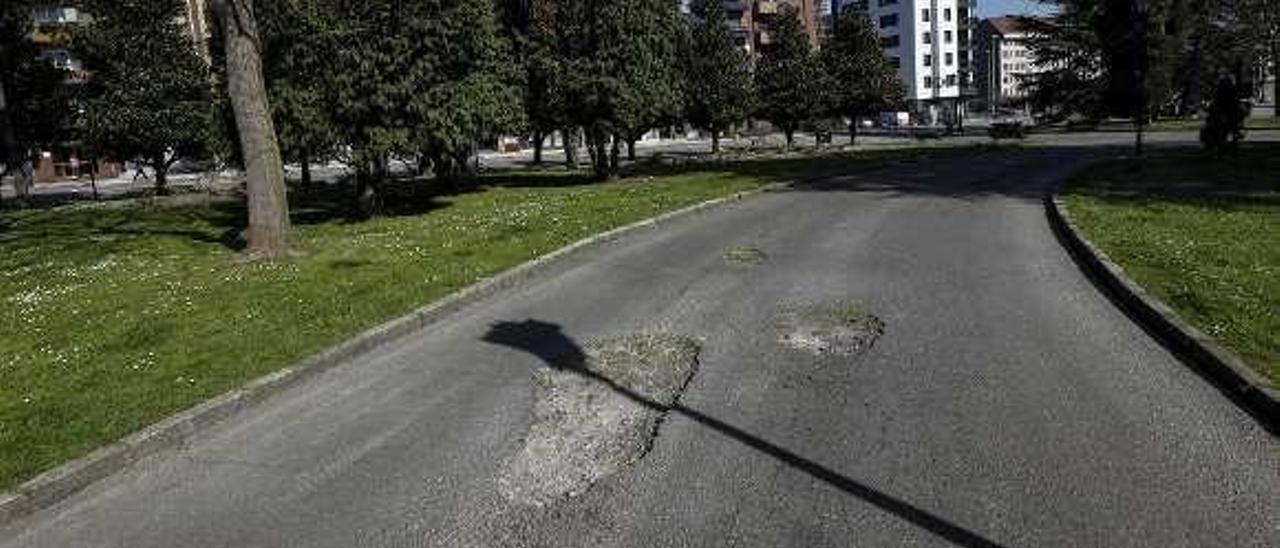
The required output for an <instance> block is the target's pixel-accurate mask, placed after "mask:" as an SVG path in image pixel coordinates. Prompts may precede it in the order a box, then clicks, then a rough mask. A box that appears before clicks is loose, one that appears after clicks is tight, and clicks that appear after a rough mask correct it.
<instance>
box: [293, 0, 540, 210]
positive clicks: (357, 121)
mask: <svg viewBox="0 0 1280 548" xmlns="http://www.w3.org/2000/svg"><path fill="white" fill-rule="evenodd" d="M317 5H318V6H319V8H320V9H318V10H317V17H319V18H320V20H321V26H322V27H323V28H324V29H326V30H325V33H324V35H323V36H322V37H320V39H323V40H325V41H326V42H327V44H326V45H325V47H324V51H325V52H326V54H327V55H328V56H329V57H330V59H329V62H328V67H329V68H328V69H327V70H328V71H329V76H328V77H326V79H325V80H326V82H327V83H328V84H329V85H328V86H327V87H328V89H327V91H326V94H325V95H326V99H327V101H328V104H329V105H330V108H331V109H332V111H331V113H330V115H331V119H332V120H333V121H334V127H336V128H338V129H339V132H340V133H339V135H340V138H341V141H342V142H343V144H345V145H346V146H348V147H349V148H350V150H351V158H350V162H351V163H352V164H354V165H355V167H356V174H357V176H356V182H357V202H356V203H357V206H358V210H359V212H360V213H362V214H365V215H368V214H372V213H375V212H377V211H378V210H380V209H381V197H380V193H379V192H378V189H379V186H380V181H381V180H382V179H383V178H384V177H385V175H386V167H387V162H388V161H389V160H390V158H391V157H392V156H400V157H415V156H421V157H422V158H423V159H424V162H423V163H426V164H430V166H431V169H432V171H433V172H434V173H435V175H436V176H437V177H439V178H446V179H451V178H453V177H454V176H455V175H458V174H460V173H462V172H463V171H464V170H465V169H466V168H467V166H468V161H467V160H468V158H469V157H470V155H471V154H472V153H473V152H474V150H475V147H476V143H477V142H478V141H480V140H481V139H484V138H486V137H489V136H491V135H493V134H496V133H497V132H499V131H502V130H507V129H514V128H515V127H516V126H517V125H518V124H519V122H520V109H519V107H518V105H519V104H520V97H519V80H520V78H519V73H518V69H517V67H516V65H515V64H513V63H512V60H511V55H510V52H509V50H508V45H507V44H506V41H505V40H504V39H503V37H502V36H501V35H500V33H499V31H498V28H497V20H496V17H495V13H494V5H493V3H492V2H491V0H443V1H438V2H410V3H404V2H399V1H396V0H367V1H356V0H323V1H322V2H317Z"/></svg>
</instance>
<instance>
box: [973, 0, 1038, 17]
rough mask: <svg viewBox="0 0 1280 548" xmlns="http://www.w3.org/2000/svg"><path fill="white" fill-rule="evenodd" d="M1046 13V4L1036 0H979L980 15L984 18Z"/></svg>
mask: <svg viewBox="0 0 1280 548" xmlns="http://www.w3.org/2000/svg"><path fill="white" fill-rule="evenodd" d="M1044 13H1045V9H1044V6H1043V5H1042V4H1040V3H1039V2H1036V1H1035V0H978V17H983V18H986V17H996V16H998V15H1021V14H1044Z"/></svg>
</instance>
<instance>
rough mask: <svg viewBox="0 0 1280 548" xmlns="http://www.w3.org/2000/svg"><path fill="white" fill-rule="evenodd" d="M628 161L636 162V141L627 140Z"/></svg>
mask: <svg viewBox="0 0 1280 548" xmlns="http://www.w3.org/2000/svg"><path fill="white" fill-rule="evenodd" d="M627 159H628V160H630V161H632V162H634V161H636V140H635V139H627Z"/></svg>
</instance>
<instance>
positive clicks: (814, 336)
mask: <svg viewBox="0 0 1280 548" xmlns="http://www.w3.org/2000/svg"><path fill="white" fill-rule="evenodd" d="M778 329H779V331H780V336H779V341H780V342H781V343H782V344H783V345H786V346H788V347H791V348H794V349H796V350H800V351H803V352H807V353H810V354H815V355H819V356H856V355H859V354H862V353H863V352H866V351H867V350H869V349H870V348H871V347H872V346H873V345H875V343H876V340H877V339H879V338H880V335H882V334H884V322H883V321H881V320H880V318H877V317H875V316H874V315H872V314H870V313H868V312H866V310H864V309H863V307H862V306H860V305H859V304H857V303H855V302H852V301H836V302H833V303H808V304H797V305H788V306H784V307H783V308H782V310H781V311H780V313H779V314H778Z"/></svg>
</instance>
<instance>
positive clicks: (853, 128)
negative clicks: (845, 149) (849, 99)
mask: <svg viewBox="0 0 1280 548" xmlns="http://www.w3.org/2000/svg"><path fill="white" fill-rule="evenodd" d="M849 144H850V145H856V144H858V117H857V116H852V117H850V118H849Z"/></svg>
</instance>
